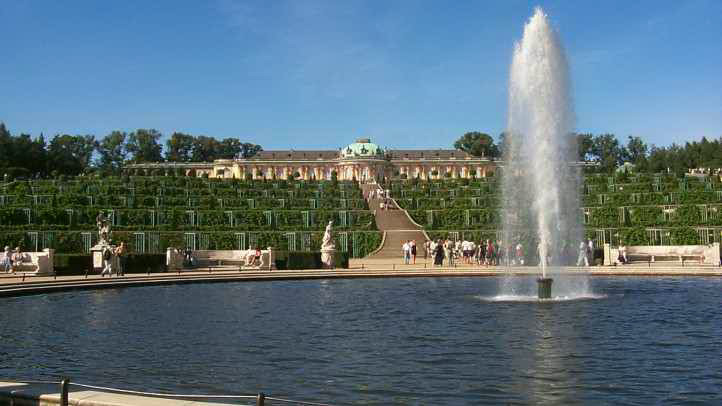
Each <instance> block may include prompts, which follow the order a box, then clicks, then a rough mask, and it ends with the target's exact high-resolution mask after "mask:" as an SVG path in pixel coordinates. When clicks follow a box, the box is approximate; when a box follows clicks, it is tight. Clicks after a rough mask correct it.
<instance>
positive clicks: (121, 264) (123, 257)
mask: <svg viewBox="0 0 722 406" xmlns="http://www.w3.org/2000/svg"><path fill="white" fill-rule="evenodd" d="M127 254H128V249H127V248H126V247H125V242H121V243H120V245H119V246H118V248H116V249H115V256H116V257H118V273H117V274H118V276H123V275H125V266H126V263H127V262H128V257H127Z"/></svg>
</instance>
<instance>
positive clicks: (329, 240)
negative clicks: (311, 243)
mask: <svg viewBox="0 0 722 406" xmlns="http://www.w3.org/2000/svg"><path fill="white" fill-rule="evenodd" d="M332 226H333V221H329V222H328V225H327V226H326V231H325V232H324V233H323V241H321V249H322V250H323V249H334V248H336V244H334V243H333V237H332V235H331V227H332Z"/></svg>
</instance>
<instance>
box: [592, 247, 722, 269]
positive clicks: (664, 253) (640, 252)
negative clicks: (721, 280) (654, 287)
mask: <svg viewBox="0 0 722 406" xmlns="http://www.w3.org/2000/svg"><path fill="white" fill-rule="evenodd" d="M624 249H626V254H627V259H628V261H635V260H637V261H638V260H640V259H642V260H643V261H647V262H659V261H668V260H670V259H671V260H673V261H679V263H680V264H682V263H683V262H684V261H685V260H688V259H692V260H696V261H698V263H699V264H700V265H720V245H719V243H714V244H708V245H637V246H628V247H625V248H624ZM619 251H620V247H612V246H611V245H610V244H604V265H619V264H620V263H619V260H618V258H619Z"/></svg>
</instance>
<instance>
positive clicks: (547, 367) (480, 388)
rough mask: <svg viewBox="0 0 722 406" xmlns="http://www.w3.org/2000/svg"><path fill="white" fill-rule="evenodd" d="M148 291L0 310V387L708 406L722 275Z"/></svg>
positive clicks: (73, 295) (719, 349)
mask: <svg viewBox="0 0 722 406" xmlns="http://www.w3.org/2000/svg"><path fill="white" fill-rule="evenodd" d="M500 283H502V279H497V278H416V279H370V280H358V279H357V280H329V281H283V282H244V283H228V284H207V285H204V284H199V285H178V286H157V287H143V288H130V289H117V290H99V291H84V292H67V293H56V294H49V295H43V296H26V297H18V298H0V376H1V377H25V378H57V377H58V376H60V375H68V376H70V377H72V379H73V380H75V381H76V382H82V383H93V384H98V385H107V386H113V387H122V388H131V389H138V390H152V391H173V392H178V393H215V394H230V393H235V394H239V393H240V394H252V393H256V392H259V391H263V392H265V393H267V394H272V395H274V396H281V397H288V398H293V399H304V400H310V401H323V402H328V403H334V404H379V405H381V404H414V405H417V404H433V405H462V404H500V403H502V404H550V405H552V404H553V405H557V404H595V405H598V404H610V405H611V404H614V405H617V404H638V405H648V404H714V405H718V404H722V395H720V393H721V392H722V311H721V310H722V299H721V297H722V279H719V278H697V279H692V278H687V279H685V278H661V279H653V278H592V279H591V284H592V290H593V291H594V293H595V294H596V296H594V297H593V298H588V299H579V300H570V301H563V300H562V301H552V302H546V303H539V302H536V301H504V300H493V298H494V295H496V293H497V292H498V290H499V289H498V288H499V284H500Z"/></svg>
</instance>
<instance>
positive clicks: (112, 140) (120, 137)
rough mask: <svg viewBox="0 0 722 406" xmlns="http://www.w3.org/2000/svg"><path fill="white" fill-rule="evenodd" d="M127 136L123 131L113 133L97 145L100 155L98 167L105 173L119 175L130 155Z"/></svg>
mask: <svg viewBox="0 0 722 406" xmlns="http://www.w3.org/2000/svg"><path fill="white" fill-rule="evenodd" d="M127 136H128V135H127V134H126V133H125V132H122V131H113V132H111V133H110V134H108V135H106V136H105V137H104V138H103V139H102V140H100V142H99V143H98V145H97V151H98V154H99V155H100V157H99V159H98V161H97V163H96V165H97V167H98V168H99V169H101V170H102V171H103V172H105V173H112V174H118V173H120V171H121V170H122V169H123V164H124V163H125V159H126V157H127V155H128V151H127V150H126V147H125V140H126V138H127Z"/></svg>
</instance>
